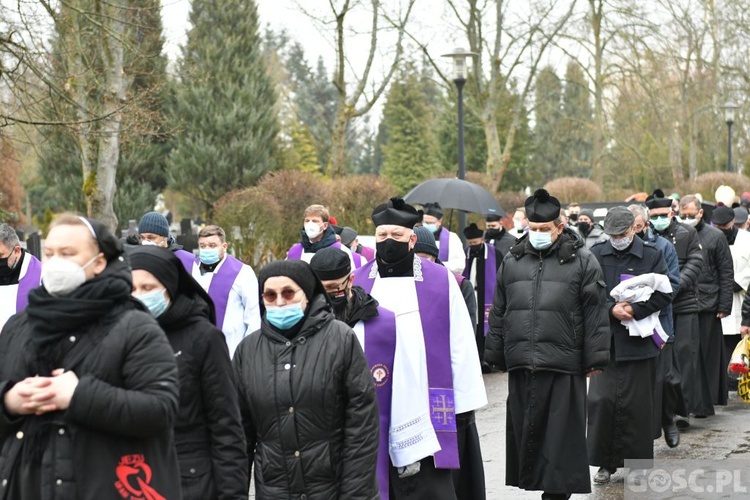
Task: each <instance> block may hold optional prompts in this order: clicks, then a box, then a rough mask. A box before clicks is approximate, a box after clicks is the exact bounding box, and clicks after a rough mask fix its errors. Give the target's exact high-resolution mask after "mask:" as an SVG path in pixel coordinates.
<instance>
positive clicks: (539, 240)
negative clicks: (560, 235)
mask: <svg viewBox="0 0 750 500" xmlns="http://www.w3.org/2000/svg"><path fill="white" fill-rule="evenodd" d="M529 243H531V246H532V247H534V248H535V249H537V250H546V249H548V248H549V247H551V246H552V233H545V232H541V231H531V230H529Z"/></svg>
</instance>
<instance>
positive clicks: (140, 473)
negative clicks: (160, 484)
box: [115, 455, 166, 500]
mask: <svg viewBox="0 0 750 500" xmlns="http://www.w3.org/2000/svg"><path fill="white" fill-rule="evenodd" d="M115 474H117V481H116V482H115V488H117V491H118V492H119V493H120V495H121V496H122V498H126V499H127V500H166V498H164V497H163V496H161V495H160V494H159V493H158V492H157V491H156V490H155V489H153V488H152V487H151V486H149V483H150V482H151V467H150V466H149V465H148V464H147V463H146V459H145V458H144V456H143V455H123V456H122V457H120V463H119V464H117V469H115Z"/></svg>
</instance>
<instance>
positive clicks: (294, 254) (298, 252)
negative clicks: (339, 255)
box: [286, 241, 356, 263]
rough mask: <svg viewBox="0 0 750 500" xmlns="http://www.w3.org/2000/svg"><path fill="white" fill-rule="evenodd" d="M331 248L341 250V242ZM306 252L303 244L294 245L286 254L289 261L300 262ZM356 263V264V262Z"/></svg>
mask: <svg viewBox="0 0 750 500" xmlns="http://www.w3.org/2000/svg"><path fill="white" fill-rule="evenodd" d="M331 246H332V247H334V248H338V249H341V242H340V241H337V242H336V243H334V244H333V245H331ZM326 248H327V247H326ZM304 251H305V248H304V247H303V246H302V243H295V244H294V245H292V248H290V249H289V251H288V252H287V253H286V258H287V260H300V259H301V258H302V254H303V253H304ZM354 262H355V263H356V261H354Z"/></svg>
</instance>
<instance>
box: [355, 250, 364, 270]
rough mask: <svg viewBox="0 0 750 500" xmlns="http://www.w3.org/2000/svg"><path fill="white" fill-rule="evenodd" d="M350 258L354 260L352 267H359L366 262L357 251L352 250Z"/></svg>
mask: <svg viewBox="0 0 750 500" xmlns="http://www.w3.org/2000/svg"><path fill="white" fill-rule="evenodd" d="M352 260H354V269H359V268H360V267H362V266H364V265H365V264H367V260H366V259H365V258H364V257H363V256H362V255H360V254H358V253H357V252H352Z"/></svg>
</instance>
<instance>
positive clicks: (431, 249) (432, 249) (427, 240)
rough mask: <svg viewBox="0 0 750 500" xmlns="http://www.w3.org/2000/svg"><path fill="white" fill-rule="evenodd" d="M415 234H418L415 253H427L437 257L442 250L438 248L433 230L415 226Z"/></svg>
mask: <svg viewBox="0 0 750 500" xmlns="http://www.w3.org/2000/svg"><path fill="white" fill-rule="evenodd" d="M414 234H416V235H417V243H416V244H415V245H414V253H426V254H428V255H432V256H433V257H435V258H436V259H437V257H438V255H439V254H440V251H439V250H438V247H437V243H435V236H433V234H432V231H430V230H429V229H427V228H426V227H422V226H420V227H415V228H414Z"/></svg>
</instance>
